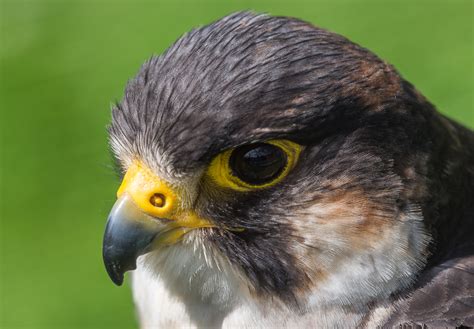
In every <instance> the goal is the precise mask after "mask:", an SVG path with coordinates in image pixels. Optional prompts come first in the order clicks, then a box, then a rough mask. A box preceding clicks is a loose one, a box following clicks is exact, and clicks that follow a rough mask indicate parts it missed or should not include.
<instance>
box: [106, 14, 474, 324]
mask: <svg viewBox="0 0 474 329" xmlns="http://www.w3.org/2000/svg"><path fill="white" fill-rule="evenodd" d="M109 134H110V145H111V149H112V151H113V154H114V157H115V159H116V163H117V165H118V167H119V168H120V170H119V171H120V173H121V174H122V175H123V181H122V183H121V186H120V188H119V190H118V192H117V201H116V203H115V205H114V206H113V208H112V210H111V213H110V215H109V218H108V221H107V226H106V229H105V235H104V240H103V258H104V262H105V266H106V269H107V272H108V274H109V276H110V278H111V279H112V281H113V282H115V283H116V284H118V285H121V284H122V282H123V279H124V273H125V272H127V271H132V270H134V272H133V273H132V277H131V283H132V287H133V297H134V301H135V304H136V307H137V313H138V317H139V321H140V325H141V327H142V328H184V327H191V328H334V327H338V328H355V327H361V328H364V327H367V328H373V327H393V326H397V327H398V326H399V325H408V326H410V325H411V326H415V325H426V326H429V327H456V326H473V325H474V239H473V236H474V235H473V233H474V133H473V132H472V131H470V130H469V129H467V128H465V127H463V126H462V125H460V124H458V123H456V122H453V121H452V120H450V119H448V118H446V117H445V116H443V115H442V114H440V113H439V112H437V110H436V109H435V108H434V106H433V105H432V104H431V103H430V102H429V101H428V100H427V99H426V98H424V97H423V96H422V95H421V94H420V93H419V92H418V91H417V90H416V89H415V88H414V87H413V86H412V85H411V84H410V83H409V82H407V81H405V80H404V79H403V78H402V77H401V76H400V74H399V73H398V72H397V71H396V70H395V69H394V68H393V67H392V66H391V65H390V64H388V63H386V62H384V61H383V60H381V59H379V58H378V57H377V56H376V55H374V54H373V53H371V52H370V51H368V50H367V49H364V48H362V47H360V46H358V45H356V44H354V43H352V42H350V41H349V40H347V39H346V38H344V37H342V36H339V35H337V34H334V33H331V32H328V31H326V30H324V29H320V28H317V27H315V26H313V25H311V24H309V23H306V22H303V21H300V20H298V19H293V18H287V17H272V16H269V15H260V14H254V13H249V12H240V13H235V14H232V15H229V16H227V17H224V18H222V19H220V20H218V21H216V22H214V23H212V24H210V25H207V26H204V27H200V28H197V29H195V30H192V31H190V32H189V33H187V34H185V35H184V36H183V37H181V38H180V39H179V40H177V41H176V42H175V43H174V44H173V45H172V46H171V47H170V48H169V49H168V50H166V51H165V52H164V53H163V54H162V55H160V56H156V57H152V58H150V59H149V60H148V61H147V62H146V63H145V64H143V66H142V67H141V69H140V71H139V72H138V74H137V76H136V77H135V78H134V79H132V80H131V81H129V82H128V84H127V87H126V89H125V94H124V97H123V99H122V101H121V102H120V103H118V104H116V106H114V108H113V109H112V122H111V124H110V127H109Z"/></svg>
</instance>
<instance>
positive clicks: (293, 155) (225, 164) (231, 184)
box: [207, 139, 302, 192]
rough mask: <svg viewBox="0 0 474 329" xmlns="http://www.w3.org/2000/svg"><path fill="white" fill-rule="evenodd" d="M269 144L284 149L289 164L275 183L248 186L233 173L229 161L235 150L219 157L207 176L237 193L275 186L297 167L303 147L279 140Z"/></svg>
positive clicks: (211, 165) (215, 159) (212, 163)
mask: <svg viewBox="0 0 474 329" xmlns="http://www.w3.org/2000/svg"><path fill="white" fill-rule="evenodd" d="M266 143H268V144H273V145H275V146H278V147H279V148H280V149H282V150H283V151H284V152H285V153H286V156H287V164H286V166H285V168H284V169H283V171H282V172H281V174H280V175H279V176H278V177H276V178H275V179H274V180H273V181H271V182H269V183H266V184H262V185H251V184H248V183H246V182H244V181H242V180H241V179H239V178H238V177H237V176H235V175H234V174H233V173H232V169H231V168H230V165H229V159H230V156H231V154H232V151H233V150H234V149H229V150H226V151H224V152H222V153H220V154H219V155H217V156H216V157H215V158H214V159H213V160H212V162H211V164H210V166H209V168H208V170H207V175H208V176H209V177H211V179H212V180H213V181H215V182H216V183H217V184H218V185H219V186H222V187H226V188H231V189H233V190H236V191H241V192H245V191H251V190H255V189H261V188H267V187H270V186H273V185H275V184H277V183H278V182H280V181H281V180H282V179H283V178H285V177H286V176H287V175H288V173H289V172H290V171H291V169H293V167H294V166H295V165H296V163H297V161H298V158H299V156H300V153H301V150H302V146H301V145H299V144H296V143H294V142H291V141H289V140H284V139H279V140H270V141H266Z"/></svg>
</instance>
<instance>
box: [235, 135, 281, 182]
mask: <svg viewBox="0 0 474 329" xmlns="http://www.w3.org/2000/svg"><path fill="white" fill-rule="evenodd" d="M286 165H287V156H286V153H285V152H284V151H283V150H282V149H281V148H279V147H278V146H276V145H272V144H267V143H255V144H249V145H245V146H241V147H238V148H236V149H235V150H234V151H233V152H232V154H231V156H230V159H229V166H230V168H231V170H232V174H233V175H234V176H236V177H238V178H240V179H241V180H242V181H244V182H245V183H247V184H251V185H263V184H266V183H270V182H271V181H273V180H274V179H276V178H277V177H278V176H279V175H280V174H281V173H282V172H283V170H284V169H285V167H286Z"/></svg>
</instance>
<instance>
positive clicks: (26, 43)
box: [0, 0, 474, 329]
mask: <svg viewBox="0 0 474 329" xmlns="http://www.w3.org/2000/svg"><path fill="white" fill-rule="evenodd" d="M0 1H1V7H0V15H1V16H0V24H1V35H0V52H1V72H0V73H1V76H0V77H1V80H0V84H1V95H0V100H1V104H0V110H1V119H0V122H1V127H0V131H1V135H2V136H1V166H0V170H1V195H0V202H1V227H0V241H1V264H0V271H1V272H0V274H1V276H0V283H1V285H0V303H1V304H0V311H1V313H0V327H1V328H25V329H26V328H27V329H30V328H66V329H67V328H134V327H136V324H135V319H134V312H133V308H132V301H131V296H130V291H129V289H128V288H127V287H125V288H117V287H115V286H114V285H113V284H112V282H111V281H110V280H109V279H108V277H107V275H106V273H105V270H104V268H103V266H102V260H101V238H102V231H103V228H104V223H105V219H106V216H107V213H108V211H109V209H110V207H111V205H112V203H113V202H114V194H115V190H116V188H117V186H118V182H117V180H116V178H115V176H114V173H113V171H112V169H111V166H110V161H109V154H108V150H107V142H106V137H107V136H106V129H105V127H106V125H107V122H108V120H109V111H110V104H111V102H112V101H114V100H119V99H120V98H121V95H122V91H123V88H124V85H125V83H126V81H127V79H129V78H130V77H132V76H133V75H134V73H135V72H136V71H137V70H138V68H139V66H140V64H141V63H142V62H143V61H144V60H146V59H147V58H149V57H150V55H152V54H159V53H161V52H162V51H163V50H164V49H165V48H166V47H167V46H168V45H169V44H170V43H171V42H173V41H174V40H175V39H176V38H178V37H179V36H180V35H181V34H183V33H184V32H185V31H187V30H189V29H190V28H192V27H195V26H199V25H203V24H206V23H208V22H210V21H212V20H215V19H217V18H219V17H221V16H223V15H225V14H227V13H230V12H233V11H236V10H242V9H253V10H255V11H259V12H269V13H272V14H277V15H288V16H296V17H300V18H302V19H305V20H307V21H310V22H313V23H314V24H316V25H319V26H322V27H325V28H328V29H330V30H333V31H335V32H338V33H341V34H343V35H345V36H347V37H349V38H350V39H352V40H353V41H355V42H357V43H359V44H361V45H363V46H365V47H367V48H369V49H371V50H373V51H375V52H376V53H377V54H378V55H379V56H381V57H382V58H384V59H386V60H387V61H389V62H391V63H393V64H394V65H395V66H396V67H397V68H398V69H399V71H400V72H401V73H402V74H403V75H404V76H405V77H406V78H407V79H408V80H409V81H411V82H412V83H413V84H415V85H416V86H417V87H418V89H420V90H421V92H422V93H424V94H425V96H427V97H428V98H429V99H430V100H431V101H432V102H433V103H434V104H436V105H437V107H438V108H439V109H440V111H442V112H443V113H446V114H447V115H448V116H450V117H452V118H454V119H457V120H458V121H460V122H462V123H464V124H465V125H467V126H470V127H471V128H472V127H474V109H473V80H474V79H473V61H472V59H473V58H474V57H473V47H474V46H473V25H472V24H473V2H472V1H470V0H468V1H448V0H446V1H415V0H406V1H375V0H374V1H348V0H347V1H310V0H307V1H290V0H287V1H223V0H215V1H199V2H198V1H190V0H188V1H172V0H168V1H133V0H129V1H127V0H122V1H111V0H109V1H107V0H102V1H60V0H56V1H21V0H11V1H5V0H0Z"/></svg>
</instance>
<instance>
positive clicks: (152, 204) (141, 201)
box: [117, 161, 214, 238]
mask: <svg viewBox="0 0 474 329" xmlns="http://www.w3.org/2000/svg"><path fill="white" fill-rule="evenodd" d="M124 193H126V194H128V195H129V196H130V197H131V198H132V200H133V202H134V203H135V204H136V205H137V206H138V207H139V208H140V209H141V210H142V211H143V212H144V213H146V214H148V215H150V216H153V217H159V218H165V219H169V220H173V222H171V223H169V226H170V228H173V227H174V228H176V227H185V228H200V227H213V226H214V225H212V224H211V223H210V222H209V221H208V220H206V219H203V218H200V217H199V216H198V215H197V214H196V213H195V212H194V211H192V210H186V209H182V208H181V205H180V203H181V202H180V199H181V195H180V193H179V192H178V191H176V190H175V189H173V188H172V187H170V185H169V184H167V183H166V182H165V181H164V180H163V179H161V178H159V177H158V176H157V175H155V174H154V173H153V172H152V171H151V170H150V169H149V168H148V167H146V166H145V165H143V164H142V163H141V162H138V161H135V162H134V163H133V164H132V165H131V166H130V167H129V168H128V170H127V172H126V174H125V176H124V178H123V181H122V184H121V185H120V187H119V189H118V191H117V197H118V198H120V197H121V196H122V194H124ZM175 234H178V232H175ZM170 238H171V237H170Z"/></svg>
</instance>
